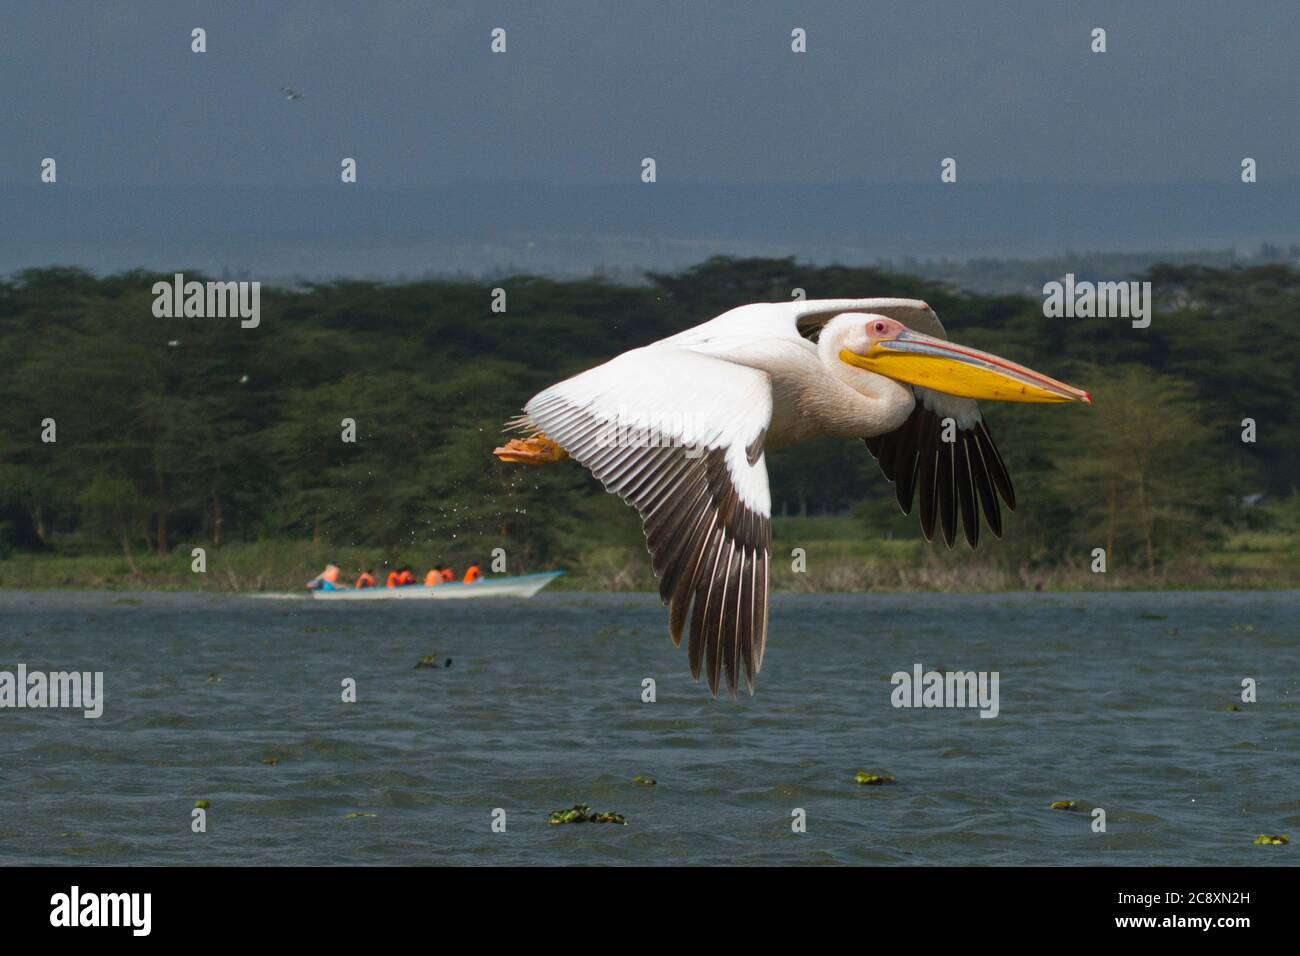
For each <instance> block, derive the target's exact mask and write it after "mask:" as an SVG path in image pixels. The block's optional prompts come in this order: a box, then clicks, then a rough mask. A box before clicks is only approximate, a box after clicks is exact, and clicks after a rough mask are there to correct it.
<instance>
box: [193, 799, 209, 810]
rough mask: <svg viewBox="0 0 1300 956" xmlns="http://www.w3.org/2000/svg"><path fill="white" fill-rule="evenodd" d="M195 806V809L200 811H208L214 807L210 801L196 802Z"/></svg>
mask: <svg viewBox="0 0 1300 956" xmlns="http://www.w3.org/2000/svg"><path fill="white" fill-rule="evenodd" d="M194 806H195V809H198V810H207V809H210V808H211V806H212V801H210V800H195V801H194Z"/></svg>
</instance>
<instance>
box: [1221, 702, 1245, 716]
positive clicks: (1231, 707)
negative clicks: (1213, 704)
mask: <svg viewBox="0 0 1300 956" xmlns="http://www.w3.org/2000/svg"><path fill="white" fill-rule="evenodd" d="M1223 709H1224V710H1230V711H1232V712H1233V713H1234V714H1239V713H1241V708H1240V707H1239V706H1237V705H1236V704H1229V705H1228V706H1227V707H1225V708H1223Z"/></svg>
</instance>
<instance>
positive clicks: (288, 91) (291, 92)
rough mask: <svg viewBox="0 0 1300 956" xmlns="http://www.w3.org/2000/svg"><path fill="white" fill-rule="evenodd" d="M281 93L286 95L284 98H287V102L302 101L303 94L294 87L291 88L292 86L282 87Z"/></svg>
mask: <svg viewBox="0 0 1300 956" xmlns="http://www.w3.org/2000/svg"><path fill="white" fill-rule="evenodd" d="M280 92H281V93H283V94H284V98H285V99H286V100H300V99H302V94H301V93H299V92H298V91H297V90H295V89H294V88H293V87H290V86H282V87H280Z"/></svg>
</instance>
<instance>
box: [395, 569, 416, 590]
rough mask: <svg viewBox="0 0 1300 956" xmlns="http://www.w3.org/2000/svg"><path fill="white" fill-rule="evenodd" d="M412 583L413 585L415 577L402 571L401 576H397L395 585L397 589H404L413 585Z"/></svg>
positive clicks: (408, 572)
mask: <svg viewBox="0 0 1300 956" xmlns="http://www.w3.org/2000/svg"><path fill="white" fill-rule="evenodd" d="M414 583H415V575H413V574H412V573H411V572H410V571H403V572H402V573H401V574H399V575H398V576H397V584H398V586H399V587H405V586H406V585H408V584H414Z"/></svg>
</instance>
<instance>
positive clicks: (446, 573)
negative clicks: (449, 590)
mask: <svg viewBox="0 0 1300 956" xmlns="http://www.w3.org/2000/svg"><path fill="white" fill-rule="evenodd" d="M442 580H443V581H444V582H450V581H455V580H456V572H455V571H453V570H452V569H451V568H450V567H446V568H443V569H442Z"/></svg>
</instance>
